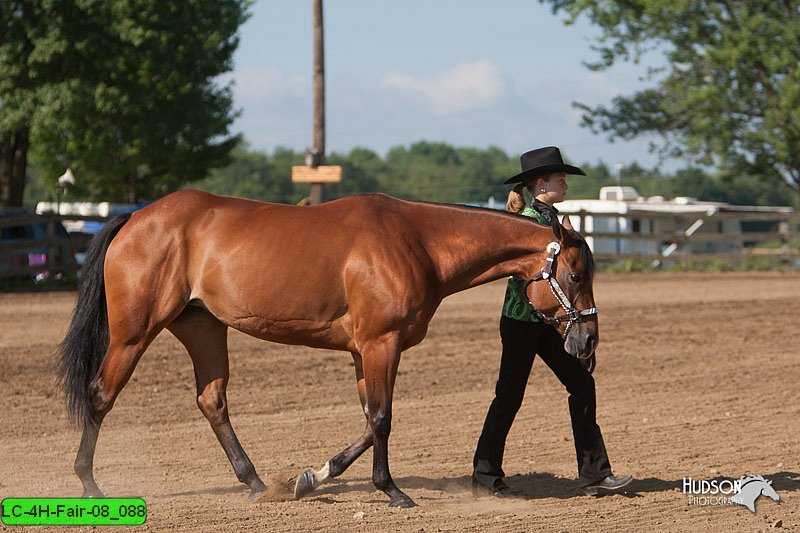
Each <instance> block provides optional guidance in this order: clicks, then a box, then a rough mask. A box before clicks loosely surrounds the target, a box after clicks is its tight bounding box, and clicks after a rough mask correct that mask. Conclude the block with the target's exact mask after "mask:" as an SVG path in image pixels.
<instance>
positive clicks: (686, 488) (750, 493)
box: [683, 476, 781, 513]
mask: <svg viewBox="0 0 800 533" xmlns="http://www.w3.org/2000/svg"><path fill="white" fill-rule="evenodd" d="M683 493H684V494H686V495H687V497H688V502H689V505H701V506H705V505H744V506H745V507H747V508H748V509H750V511H752V512H754V513H755V512H756V500H757V499H758V497H759V496H761V495H762V494H763V495H764V496H767V497H769V498H772V499H773V500H775V501H778V500H780V499H781V497H780V496H779V495H778V493H777V492H775V489H773V488H772V481H770V480H768V479H764V478H763V477H762V476H742V477H740V478H739V479H736V480H731V479H722V480H720V479H711V480H706V479H692V478H690V477H685V478H683Z"/></svg>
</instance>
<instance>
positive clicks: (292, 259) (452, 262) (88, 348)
mask: <svg viewBox="0 0 800 533" xmlns="http://www.w3.org/2000/svg"><path fill="white" fill-rule="evenodd" d="M565 220H567V219H565ZM564 228H567V229H564ZM551 241H557V242H559V243H560V248H561V250H560V255H558V257H559V258H560V264H561V267H560V268H559V269H555V268H553V269H552V276H549V279H548V281H549V282H550V286H548V284H547V283H533V282H532V283H530V284H529V288H528V295H529V297H530V300H531V302H532V303H533V304H535V306H536V308H537V309H538V310H539V311H541V312H542V313H543V314H545V315H553V314H555V313H556V312H558V310H559V308H561V307H563V308H564V309H565V310H566V311H568V315H569V326H570V328H569V329H570V331H569V334H568V335H567V337H566V348H567V351H568V352H569V353H571V354H572V355H574V356H577V357H581V358H588V357H590V356H592V355H593V352H594V349H595V346H596V344H597V341H598V329H597V317H596V314H595V313H596V310H594V296H593V294H592V273H593V262H592V259H591V253H590V252H589V251H588V247H587V246H586V243H585V241H584V240H583V239H582V238H580V237H579V236H578V235H577V234H576V233H575V232H574V231H572V230H571V226H569V225H568V221H567V222H566V223H565V224H564V226H563V227H562V226H561V225H560V224H559V223H558V221H555V223H554V225H553V227H552V228H550V227H546V226H542V225H539V224H537V223H536V222H534V221H532V220H531V219H530V218H526V217H521V216H518V215H512V214H509V213H505V212H499V211H493V210H488V209H480V208H471V207H464V206H453V205H438V204H429V203H422V202H409V201H403V200H397V199H394V198H391V197H388V196H385V195H382V194H371V195H363V196H353V197H349V198H344V199H341V200H336V201H332V202H329V203H326V204H322V205H319V206H315V207H298V206H289V205H278V204H267V203H262V202H256V201H251V200H243V199H238V198H230V197H220V196H214V195H211V194H206V193H202V192H196V191H181V192H176V193H173V194H170V195H168V196H166V197H164V198H163V199H161V200H159V201H157V202H155V203H153V204H151V205H149V206H148V207H146V208H144V209H142V210H140V211H138V212H135V213H133V214H132V215H122V216H120V217H117V218H115V219H113V220H111V221H110V222H109V224H107V225H106V227H105V228H104V229H103V231H102V232H100V233H99V234H98V235H97V236H96V237H95V239H94V240H93V242H92V245H91V247H90V250H89V252H88V256H87V261H86V264H85V267H84V274H83V276H82V279H81V283H80V287H79V290H78V300H77V304H76V309H75V312H74V314H73V317H72V322H71V325H70V328H69V331H68V332H67V335H66V337H65V339H64V341H63V342H62V343H61V345H60V348H59V351H60V368H59V370H60V376H61V379H62V381H63V384H64V388H65V390H66V394H67V400H68V408H69V411H70V414H71V415H72V416H73V418H74V419H75V420H77V421H78V422H79V423H82V425H83V435H82V438H81V443H80V447H79V449H78V454H77V458H76V459H75V472H76V474H77V475H78V477H79V478H80V480H81V482H82V484H83V491H84V492H83V494H84V496H101V495H102V493H101V492H100V489H99V488H98V486H97V484H96V483H95V480H94V474H93V458H94V451H95V444H96V442H97V436H98V432H99V430H100V425H101V423H102V421H103V418H104V417H105V416H106V414H108V412H109V411H110V410H111V407H112V406H113V405H114V401H115V400H116V398H117V396H118V395H119V393H120V391H121V390H122V388H123V387H124V386H125V384H126V383H127V382H128V379H129V378H130V377H131V374H132V373H133V370H134V367H135V366H136V364H137V362H138V361H139V358H140V357H141V356H142V354H143V353H144V351H145V350H146V349H147V347H148V345H149V344H150V343H151V342H152V340H153V339H154V338H155V337H156V335H158V333H159V332H160V331H162V330H163V329H164V328H166V329H168V330H169V331H171V332H172V333H173V334H174V335H175V336H176V337H177V338H178V340H179V341H180V342H181V343H182V344H183V345H184V346H185V347H186V349H187V351H188V352H189V355H190V357H191V359H192V363H193V364H194V373H195V379H196V385H197V405H198V407H199V408H200V410H201V411H202V412H203V414H204V415H205V416H206V418H207V419H208V421H209V422H210V424H211V428H212V429H213V430H214V433H215V434H216V436H217V438H218V439H219V442H220V444H221V445H222V447H223V449H224V450H225V453H226V454H227V456H228V459H229V460H230V462H231V464H232V465H233V470H234V471H235V473H236V476H237V478H238V479H239V480H240V481H242V482H243V483H246V484H247V485H248V486H249V487H250V489H251V495H252V496H253V497H256V496H258V495H259V494H261V493H262V492H263V491H264V490H265V486H264V483H263V482H262V481H261V479H260V478H259V476H258V474H256V470H255V468H254V467H253V463H252V462H251V461H250V459H249V458H248V457H247V454H246V453H245V451H244V449H243V448H242V446H241V444H239V441H238V439H237V437H236V434H235V433H234V431H233V428H232V427H231V423H230V420H229V418H228V404H227V400H226V395H225V388H226V385H227V383H228V347H227V329H228V328H229V327H232V328H235V329H238V330H239V331H242V332H244V333H247V334H249V335H252V336H254V337H258V338H260V339H264V340H269V341H274V342H280V343H285V344H302V345H306V346H310V347H314V348H326V349H331V350H344V351H348V352H350V353H351V354H352V356H353V359H354V361H355V371H356V383H357V387H358V394H359V397H360V399H361V405H362V408H363V410H364V414H365V415H366V419H367V425H366V429H365V430H364V433H363V434H362V435H361V437H359V438H358V439H357V440H356V441H355V442H353V443H352V444H351V445H350V446H348V447H347V448H346V449H345V450H343V451H342V452H341V453H339V454H338V455H336V456H334V457H333V458H332V459H331V460H330V461H328V462H327V463H326V465H325V467H324V468H322V469H321V470H319V471H316V472H315V471H313V470H311V469H309V470H307V471H305V472H304V473H302V474H301V475H300V476H299V477H298V480H297V486H296V488H295V495H296V496H297V497H301V496H303V495H304V494H307V493H308V492H310V491H312V490H313V489H314V488H316V487H317V486H318V485H319V484H320V483H321V482H323V481H325V480H326V479H328V478H330V477H336V476H338V475H340V474H341V473H342V472H344V470H345V469H346V468H347V467H348V466H350V464H351V463H353V461H355V460H356V459H357V458H358V457H359V456H360V455H361V454H362V453H363V452H364V451H365V450H367V449H368V448H369V447H370V446H374V456H373V474H372V479H373V482H374V483H375V486H376V487H377V488H379V489H381V490H382V491H384V492H385V493H386V494H387V495H388V496H389V498H390V499H391V503H390V505H392V506H396V507H410V506H413V505H414V502H413V501H412V500H411V499H410V498H409V497H408V496H407V495H406V494H404V493H403V492H401V491H400V490H399V489H398V488H397V486H396V485H395V484H394V482H393V481H392V477H391V475H390V473H389V464H388V449H387V442H388V438H389V432H390V429H391V420H392V391H393V388H394V383H395V377H396V375H397V365H398V363H399V362H400V353H401V352H402V351H403V350H405V349H407V348H409V347H411V346H414V345H415V344H417V343H419V342H420V341H422V339H423V338H424V337H425V334H426V332H427V328H428V323H429V322H430V320H431V317H432V316H433V314H434V312H435V311H436V309H437V307H438V306H439V304H440V303H441V301H442V299H443V298H445V297H446V296H448V295H450V294H453V293H456V292H458V291H462V290H464V289H467V288H470V287H475V286H476V285H480V284H482V283H486V282H489V281H492V280H495V279H498V278H501V277H504V276H509V275H515V276H518V277H521V278H533V279H538V278H542V277H548V276H542V271H544V270H546V271H547V272H548V273H550V272H551V269H549V268H548V269H543V267H544V266H545V264H548V265H550V264H555V263H556V261H555V259H556V255H555V254H553V253H552V252H551V253H550V254H549V258H550V261H549V262H548V261H546V256H547V255H548V254H547V251H546V249H547V247H548V243H551ZM537 273H538V276H536V277H535V276H534V275H535V274H537ZM553 282H555V285H556V286H558V290H559V291H560V292H561V294H562V295H563V296H564V297H565V298H567V300H568V301H567V302H563V301H562V302H561V303H559V301H558V295H557V293H556V291H555V290H554V289H552V286H553ZM561 287H564V289H563V290H562V289H561ZM577 309H584V311H583V312H577ZM566 316H567V315H563V316H562V318H561V319H557V320H554V321H553V323H554V324H555V325H556V327H558V328H560V329H561V331H562V333H563V332H564V328H565V324H564V322H566V321H567V318H564V317H566ZM572 326H574V327H572Z"/></svg>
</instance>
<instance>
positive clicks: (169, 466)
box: [0, 273, 800, 532]
mask: <svg viewBox="0 0 800 533" xmlns="http://www.w3.org/2000/svg"><path fill="white" fill-rule="evenodd" d="M502 293H503V283H500V282H498V283H493V284H490V285H487V286H483V287H479V288H477V289H473V290H471V291H467V292H465V293H461V294H458V295H455V296H452V297H450V298H449V299H447V300H446V301H445V302H444V304H443V305H442V307H441V308H440V310H439V312H438V314H437V315H436V317H435V318H434V320H433V322H432V324H431V327H430V332H429V334H428V337H427V339H426V340H425V341H424V342H423V343H422V344H421V345H419V346H417V347H415V348H413V349H412V350H410V351H408V352H406V353H405V354H404V356H403V360H402V362H401V364H400V371H399V377H398V381H397V387H396V390H395V404H394V421H393V431H392V437H391V440H390V461H391V463H390V464H391V467H392V473H393V475H394V478H395V480H396V482H397V484H398V485H399V486H400V487H401V488H402V489H404V490H405V491H406V492H407V493H408V494H409V495H410V496H411V497H412V498H414V499H415V500H416V502H417V503H418V504H419V506H418V507H416V508H414V509H410V510H400V509H391V508H389V507H388V506H387V502H388V500H387V498H386V497H385V496H384V494H383V493H380V492H376V491H375V490H374V488H373V486H372V483H371V465H372V460H371V452H367V453H366V454H365V455H364V457H362V458H361V459H360V460H359V461H357V462H356V463H355V464H354V465H353V466H352V467H351V468H350V470H348V471H347V472H345V473H344V475H342V476H341V477H340V478H338V479H336V480H333V481H332V482H330V483H329V484H327V485H323V486H322V487H320V489H318V490H317V491H316V492H315V493H313V494H311V495H310V496H308V497H307V498H305V499H303V500H301V501H287V495H286V493H285V491H284V490H283V487H285V486H286V485H287V484H288V483H290V482H291V480H292V478H293V477H294V476H296V475H297V474H298V473H299V472H300V471H301V470H302V469H304V468H305V467H308V466H313V467H314V468H320V467H321V466H322V465H323V464H324V463H325V461H326V460H327V459H328V458H329V457H331V456H332V455H334V454H335V453H337V452H338V451H339V450H340V449H342V448H343V447H344V446H346V445H347V444H348V443H349V442H350V441H352V440H353V439H355V437H357V436H358V435H359V434H360V432H361V430H362V429H363V415H362V414H361V412H360V408H359V404H358V399H357V395H356V390H355V386H354V385H355V383H354V379H353V369H352V363H351V359H350V356H349V354H346V353H338V352H325V351H316V350H311V349H308V348H303V347H292V346H279V345H273V344H269V343H265V342H261V341H258V340H255V339H252V338H249V337H245V336H244V335H241V334H239V333H237V332H231V333H230V345H231V374H232V378H231V385H230V387H229V403H230V406H231V417H232V420H233V423H234V427H235V428H236V429H237V431H238V435H239V438H240V440H241V441H242V443H243V445H244V447H245V449H246V450H247V452H248V454H249V456H250V457H251V459H253V462H254V463H255V465H256V468H257V470H258V471H259V473H260V474H261V476H262V478H263V479H264V481H265V482H267V483H268V484H269V485H271V489H270V492H269V494H268V496H269V498H268V499H269V500H272V501H262V502H257V503H253V502H250V501H249V500H248V498H247V490H246V488H245V487H244V486H243V485H240V484H239V483H238V482H237V481H236V478H235V476H234V474H233V472H232V470H231V468H230V465H229V463H228V461H227V460H226V458H225V455H224V453H223V451H222V449H221V447H220V446H219V444H218V443H217V441H216V439H215V437H214V435H213V433H212V432H211V430H210V428H209V427H208V424H207V422H206V421H205V419H204V418H203V416H202V415H201V413H200V412H199V410H198V409H197V408H196V407H195V403H194V390H193V389H194V387H193V377H192V369H191V365H190V362H189V358H188V356H187V355H186V354H185V352H184V351H183V348H182V347H181V346H180V345H179V344H178V342H177V341H176V340H175V339H174V338H173V337H172V336H171V335H170V334H168V333H164V334H162V335H161V336H160V337H159V338H158V339H156V342H155V343H154V344H153V345H152V346H151V348H150V349H149V350H148V352H147V353H146V354H145V356H144V357H143V359H142V361H141V362H140V364H139V366H138V368H137V370H136V372H135V374H134V376H133V379H132V381H131V383H130V384H129V385H128V387H127V388H126V389H125V390H124V391H123V393H122V395H121V396H120V398H119V400H118V402H117V404H116V407H115V408H114V410H113V411H112V412H111V414H110V415H109V416H108V417H107V419H106V423H105V424H104V426H103V429H102V432H101V434H100V440H99V444H98V450H97V456H96V459H95V465H96V477H97V480H98V483H99V484H100V486H101V488H103V489H104V490H105V491H106V493H107V494H108V495H110V496H141V497H143V498H145V500H146V501H147V503H148V512H149V515H148V520H147V523H146V524H145V525H144V526H142V527H140V528H138V529H141V530H146V531H161V530H179V531H217V532H222V531H243V530H252V531H331V532H334V531H344V530H353V531H415V532H416V531H540V530H546V531H587V530H626V531H635V530H640V531H660V530H667V531H698V530H702V531H758V530H776V529H780V530H790V531H791V530H794V531H798V530H800V474H799V473H798V472H800V386H799V385H798V383H800V324H799V322H798V307H799V306H800V273H729V274H630V275H621V274H620V275H610V274H606V275H600V276H598V279H597V280H596V284H595V294H596V298H597V302H598V305H599V307H600V309H601V336H602V341H601V344H600V348H599V349H598V354H599V365H598V369H597V371H596V372H595V377H596V381H597V390H598V419H599V423H600V426H601V428H602V429H603V433H604V436H605V440H606V444H607V447H608V450H609V454H610V457H611V461H612V465H613V467H614V469H615V472H616V473H620V474H625V473H630V474H633V475H634V476H635V477H636V478H637V480H636V481H635V483H634V484H632V485H631V486H630V491H629V492H628V493H627V494H625V495H616V496H609V497H605V498H590V497H586V496H582V495H579V493H578V490H577V485H576V482H575V480H574V478H575V475H576V473H575V458H574V449H573V446H572V435H571V431H570V424H569V416H568V412H567V404H566V393H565V392H564V390H563V388H562V387H561V385H560V384H559V383H558V382H557V381H556V380H555V378H554V377H553V376H552V374H551V373H550V371H549V370H548V369H547V367H546V366H545V365H543V364H542V363H541V361H538V362H537V363H535V364H534V371H533V374H532V376H531V380H530V383H529V388H528V393H527V396H526V399H525V403H524V405H523V406H522V409H521V411H520V414H519V416H518V418H517V422H516V423H515V425H514V428H513V429H512V432H511V435H510V437H509V444H508V449H507V454H506V462H505V469H506V472H507V473H509V475H510V479H509V482H510V483H511V484H512V485H514V486H516V487H519V488H521V489H523V491H524V493H525V498H523V499H520V500H514V501H499V500H496V499H494V498H491V497H482V498H477V499H476V498H473V496H472V494H471V491H470V488H469V474H470V472H471V459H472V452H473V447H474V445H475V442H476V439H477V437H478V434H479V432H480V429H481V424H482V421H483V417H484V414H485V412H486V409H487V407H488V405H489V403H490V401H491V399H492V396H493V386H494V380H495V378H496V373H497V366H498V362H499V344H500V342H499V335H498V333H497V322H498V312H499V308H500V303H501V300H502ZM74 298H75V295H74V293H48V294H0V391H2V410H0V412H2V420H1V421H0V423H1V424H2V425H1V426H0V427H2V435H1V436H0V497H3V498H5V497H10V496H14V497H67V496H79V495H80V483H79V481H78V479H77V478H76V477H75V476H74V474H73V473H72V462H73V460H74V458H75V451H76V450H77V446H78V441H79V439H80V434H79V433H78V432H77V431H75V430H74V429H71V428H70V427H69V425H68V423H67V418H66V413H65V409H64V405H63V399H62V397H61V395H60V393H59V392H58V391H57V390H56V389H55V387H54V385H53V375H52V374H51V372H50V370H49V369H50V367H51V364H52V355H51V354H52V353H53V351H54V348H55V345H56V344H57V343H58V342H59V341H60V339H61V338H62V336H63V334H64V332H65V330H66V327H67V323H68V319H69V315H70V313H71V311H72V306H73V305H74ZM744 474H761V475H763V476H764V477H765V478H767V479H771V480H772V481H773V487H774V488H775V489H776V490H777V492H778V493H779V495H780V498H781V501H780V502H775V501H772V500H770V499H768V498H766V497H761V498H760V499H759V500H758V501H757V504H756V513H755V514H754V513H751V512H750V511H749V510H748V509H746V508H745V507H742V506H699V505H689V504H688V500H687V496H686V495H685V494H683V493H682V492H681V486H682V480H683V478H684V477H692V478H694V479H703V480H710V479H715V478H716V479H720V478H725V479H731V478H733V479H738V478H739V477H740V476H742V475H744ZM0 527H3V526H0ZM5 529H8V530H13V531H20V530H21V529H20V528H13V529H12V528H9V527H6V528H5ZM22 529H26V528H22ZM27 529H29V530H33V531H45V530H47V529H46V528H27ZM27 529H26V530H27ZM85 529H88V528H85ZM78 530H80V529H79V528H70V529H69V531H78ZM119 530H120V529H119V528H117V529H114V530H113V531H119Z"/></svg>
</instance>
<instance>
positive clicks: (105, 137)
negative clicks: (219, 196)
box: [0, 0, 250, 201]
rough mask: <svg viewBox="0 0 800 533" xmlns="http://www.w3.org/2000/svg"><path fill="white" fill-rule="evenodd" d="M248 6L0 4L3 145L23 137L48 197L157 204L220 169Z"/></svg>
mask: <svg viewBox="0 0 800 533" xmlns="http://www.w3.org/2000/svg"><path fill="white" fill-rule="evenodd" d="M249 5H250V0H180V1H178V0H163V1H159V2H154V1H151V0H118V1H113V2H107V1H104V0H9V1H6V0H4V2H3V3H2V4H0V6H1V7H0V12H2V16H3V21H2V23H0V95H2V99H3V100H2V105H0V144H2V139H3V136H4V135H6V136H8V135H10V134H11V133H13V132H15V131H18V130H19V129H20V128H25V129H29V130H30V140H31V150H32V156H33V159H34V163H35V166H36V168H37V170H38V171H39V173H40V175H41V176H46V177H47V180H49V185H50V187H54V185H55V184H54V180H55V179H56V177H57V176H59V175H61V174H62V173H63V172H64V170H65V169H66V167H71V168H72V169H73V171H74V172H75V174H76V176H77V177H78V188H79V190H78V191H76V192H78V193H79V194H82V195H83V196H88V197H96V198H103V199H114V200H118V201H124V200H127V201H136V200H138V199H139V198H140V197H141V198H149V197H154V196H160V195H162V194H164V193H165V192H169V191H171V190H175V189H176V188H178V187H179V186H180V185H181V184H182V183H184V182H186V181H188V180H191V179H197V178H198V177H202V176H205V175H206V173H207V172H208V170H209V168H211V167H214V166H219V165H222V164H225V163H226V162H227V161H228V160H227V157H228V154H229V152H230V150H231V149H232V148H233V147H234V146H235V145H236V144H237V142H238V138H237V137H231V136H229V135H228V127H229V126H230V124H231V122H232V121H233V119H234V118H235V113H233V112H232V95H231V90H230V87H229V86H223V87H220V86H218V85H217V82H216V78H217V77H218V76H219V75H220V74H223V73H225V72H227V71H229V70H231V68H232V56H233V52H234V50H235V49H236V46H237V44H238V37H237V35H236V32H237V30H238V27H239V26H240V25H241V24H242V23H243V22H244V20H245V19H246V17H247V12H246V11H247V8H248V7H249Z"/></svg>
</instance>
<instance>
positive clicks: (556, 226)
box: [551, 217, 563, 241]
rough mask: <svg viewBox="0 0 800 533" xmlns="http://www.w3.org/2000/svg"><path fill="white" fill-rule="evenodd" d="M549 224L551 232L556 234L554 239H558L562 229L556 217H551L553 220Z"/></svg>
mask: <svg viewBox="0 0 800 533" xmlns="http://www.w3.org/2000/svg"><path fill="white" fill-rule="evenodd" d="M551 225H552V227H553V233H554V234H555V236H556V240H557V241H560V240H561V236H562V234H563V230H562V228H561V224H559V223H558V217H553V222H552V223H551Z"/></svg>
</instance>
